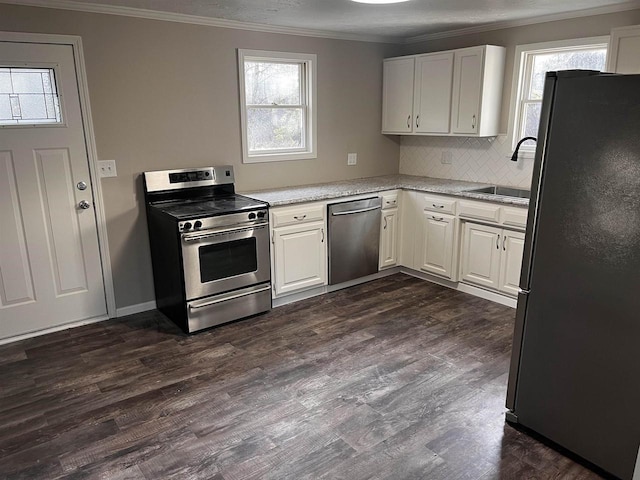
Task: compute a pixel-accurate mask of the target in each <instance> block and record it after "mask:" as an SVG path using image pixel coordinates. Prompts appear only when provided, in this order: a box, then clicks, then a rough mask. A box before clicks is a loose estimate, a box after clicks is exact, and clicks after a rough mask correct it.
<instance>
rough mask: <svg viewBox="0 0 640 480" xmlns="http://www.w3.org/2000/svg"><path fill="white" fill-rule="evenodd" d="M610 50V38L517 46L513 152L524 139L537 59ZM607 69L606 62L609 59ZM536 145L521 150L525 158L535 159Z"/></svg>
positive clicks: (512, 109)
mask: <svg viewBox="0 0 640 480" xmlns="http://www.w3.org/2000/svg"><path fill="white" fill-rule="evenodd" d="M603 47H604V48H607V57H608V55H609V36H608V35H605V36H601V37H587V38H574V39H570V40H559V41H554V42H541V43H530V44H527V45H517V46H516V51H515V56H514V68H513V81H512V85H511V106H510V111H509V129H510V132H509V137H510V138H511V146H512V149H515V147H516V144H517V143H518V141H519V140H520V130H521V127H522V121H523V118H522V111H523V108H522V106H523V104H524V102H525V99H524V98H523V96H524V94H525V92H527V91H528V90H529V83H530V81H531V68H532V66H533V57H534V56H535V55H538V54H541V53H558V52H563V51H572V50H581V49H590V48H603ZM605 68H606V60H605ZM534 154H535V145H524V144H523V145H522V146H521V147H520V157H521V158H533V156H534Z"/></svg>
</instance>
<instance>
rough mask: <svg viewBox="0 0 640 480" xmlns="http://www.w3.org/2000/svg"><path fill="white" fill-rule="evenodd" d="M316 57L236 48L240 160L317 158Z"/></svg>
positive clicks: (269, 160)
mask: <svg viewBox="0 0 640 480" xmlns="http://www.w3.org/2000/svg"><path fill="white" fill-rule="evenodd" d="M315 64H316V55H313V54H301V53H284V52H268V51H261V50H238V68H239V79H240V116H241V128H242V153H243V162H244V163H255V162H272V161H281V160H300V159H306V158H316V156H317V154H316V114H315V103H316V101H315V99H316V93H315V89H316V79H315Z"/></svg>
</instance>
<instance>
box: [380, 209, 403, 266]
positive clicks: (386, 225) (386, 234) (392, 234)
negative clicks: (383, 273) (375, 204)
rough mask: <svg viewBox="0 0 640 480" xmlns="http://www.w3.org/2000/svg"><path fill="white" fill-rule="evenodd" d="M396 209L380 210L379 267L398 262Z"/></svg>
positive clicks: (393, 264)
mask: <svg viewBox="0 0 640 480" xmlns="http://www.w3.org/2000/svg"><path fill="white" fill-rule="evenodd" d="M397 238H398V209H397V208H393V209H391V210H382V216H381V217H380V261H379V265H378V266H379V268H380V269H383V268H387V267H393V266H395V265H396V264H397V263H398V241H397Z"/></svg>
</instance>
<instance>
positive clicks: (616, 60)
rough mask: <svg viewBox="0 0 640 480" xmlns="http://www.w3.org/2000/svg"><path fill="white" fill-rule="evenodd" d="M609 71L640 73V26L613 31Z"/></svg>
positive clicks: (608, 60)
mask: <svg viewBox="0 0 640 480" xmlns="http://www.w3.org/2000/svg"><path fill="white" fill-rule="evenodd" d="M607 52H608V53H607V71H608V72H615V73H640V25H634V26H631V27H620V28H614V29H612V30H611V37H609V49H608V51H607Z"/></svg>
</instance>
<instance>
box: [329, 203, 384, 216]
mask: <svg viewBox="0 0 640 480" xmlns="http://www.w3.org/2000/svg"><path fill="white" fill-rule="evenodd" d="M373 210H380V205H378V206H377V207H369V208H361V209H359V210H347V211H346V212H331V215H332V216H334V217H337V216H339V215H353V214H354V213H364V212H371V211H373Z"/></svg>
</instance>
